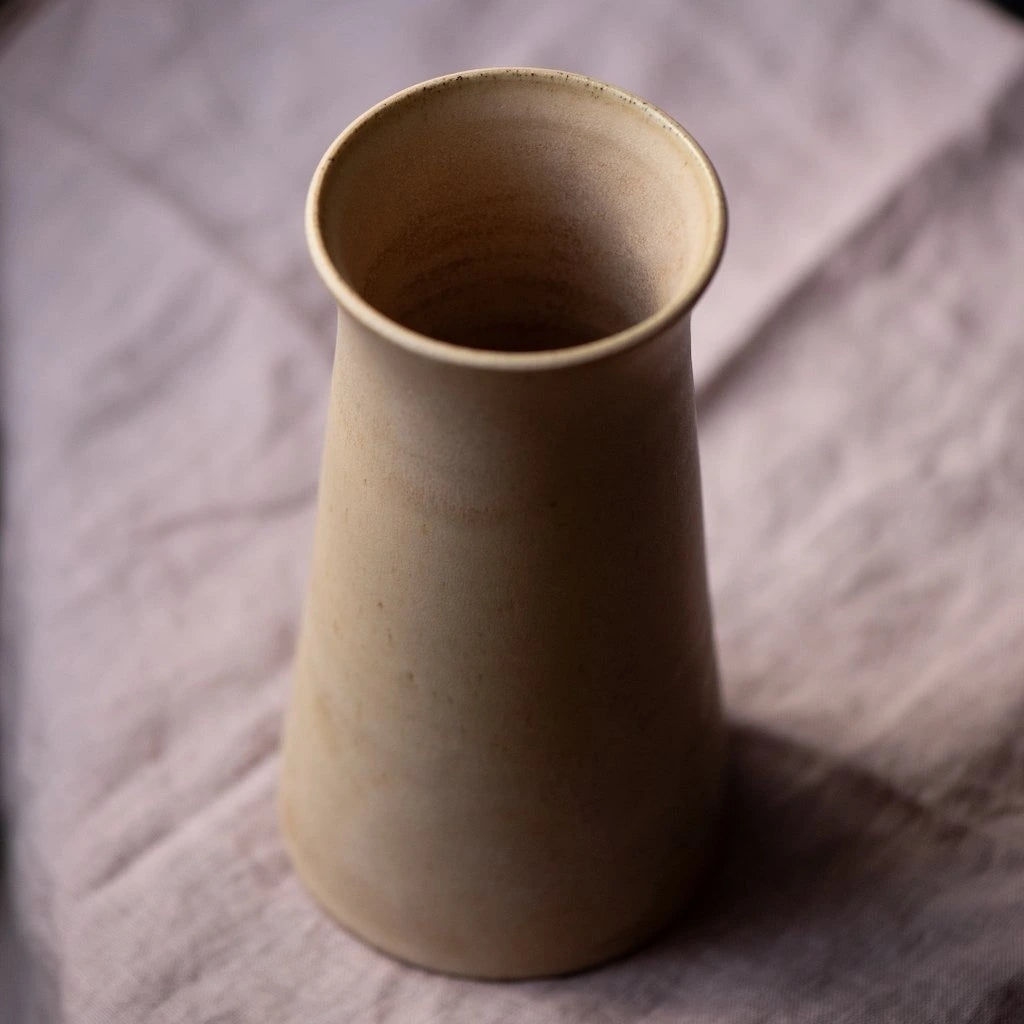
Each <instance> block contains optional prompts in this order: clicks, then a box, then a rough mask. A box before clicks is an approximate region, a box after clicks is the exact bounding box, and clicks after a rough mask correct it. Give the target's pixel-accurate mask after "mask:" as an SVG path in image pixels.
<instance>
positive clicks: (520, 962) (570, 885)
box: [281, 69, 725, 978]
mask: <svg viewBox="0 0 1024 1024" xmlns="http://www.w3.org/2000/svg"><path fill="white" fill-rule="evenodd" d="M307 227H308V233H309V239H310V246H311V249H312V252H313V258H314V262H315V263H316V265H317V268H318V269H319V271H320V273H321V275H322V277H323V279H324V281H325V282H326V284H327V286H328V288H329V289H330V290H331V292H332V294H333V295H334V296H335V298H336V299H337V301H338V304H339V307H340V314H339V328H338V339H337V350H336V355H335V363H334V375H333V380H332V389H331V399H330V408H329V414H328V423H327V435H326V442H325V448H324V457H323V467H322V473H321V486H320V498H319V508H318V518H317V529H316V538H315V545H314V554H313V561H312V574H311V580H310V584H309V593H308V598H307V603H306V610H305V617H304V623H303V629H302V633H301V638H300V642H299V650H298V655H297V663H296V672H295V681H294V687H293V692H292V698H291V706H290V711H289V716H288V722H287V728H286V735H285V744H284V756H283V777H282V789H281V808H282V819H283V828H284V834H285V837H286V841H287V844H288V848H289V851H290V853H291V856H292V859H293V861H294V863H295V866H296V868H297V870H298V872H299V874H300V876H301V877H302V879H303V880H304V882H305V883H306V885H307V886H308V888H309V889H310V890H311V891H312V893H313V894H314V895H315V896H316V898H317V899H318V900H319V901H320V902H321V903H322V904H323V906H324V907H326V908H327V910H328V911H329V912H330V913H331V914H332V915H333V916H335V917H336V918H337V919H338V920H339V921H340V922H342V923H343V924H344V925H345V926H347V927H348V928H349V929H351V930H352V931H353V932H355V933H356V934H358V935H360V936H362V937H363V938H364V939H366V940H367V941H369V942H370V943H372V944H373V945H375V946H378V947H379V948H381V949H383V950H386V951H388V952H390V953H392V954H394V955H395V956H398V957H400V958H402V959H405V960H408V961H411V962H414V963H417V964H421V965H424V966H427V967H431V968H435V969H438V970H442V971H448V972H453V973H459V974H468V975H474V976H481V977H501V978H511V977H527V976H534V975H543V974H553V973H559V972H564V971H569V970H573V969H577V968H580V967H584V966H587V965H590V964H594V963H597V962H599V961H602V960H605V959H607V958H609V957H612V956H614V955H616V954H618V953H621V952H623V951H625V950H627V949H629V948H630V947H632V946H634V945H635V944H637V943H638V942H640V941H641V940H643V939H644V938H646V937H648V936H649V935H651V934H652V933H653V932H654V931H655V930H657V929H658V928H660V927H662V926H663V925H664V924H665V923H666V922H667V921H668V919H669V918H670V917H671V916H672V915H673V914H674V913H675V912H676V911H677V909H678V908H679V906H680V905H681V903H682V902H683V900H684V899H685V898H686V896H687V894H688V892H689V891H690V889H691V887H692V885H693V883H694V880H695V877H696V874H697V872H698V871H699V870H700V867H701V865H702V863H703V861H704V859H705V856H706V853H707V850H708V845H709V842H710V841H711V838H712V835H713V831H714V825H715V817H716V808H717V804H718V801H719V793H720V781H721V770H722V757H723V744H722V738H723V730H722V723H721V714H720V708H719V701H718V684H717V676H716V668H715V655H714V642H713V635H712V625H711V617H710V612H709V603H708V594H707V582H706V574H705V565H704V542H703V528H702V520H701V503H700V475H699V467H698V459H697V445H696V436H695V428H694V408H693V386H692V375H691V370H690V351H689V312H690V309H691V308H692V306H693V303H694V302H695V301H696V299H697V297H698V296H699V294H700V292H701V291H702V290H703V288H704V287H705V285H706V284H707V282H708V280H709V279H710V277H711V275H712V274H713V272H714V269H715V267H716V265H717V262H718V259H719V257H720V254H721V250H722V245H723V239H724V232H725V210H724V203H723V199H722V194H721V190H720V187H719V185H718V181H717V178H716V177H715V174H714V171H713V170H712V168H711V166H710V164H709V163H708V161H707V158H706V157H705V156H704V155H703V153H702V152H701V151H700V149H699V148H698V147H697V146H696V144H695V143H694V142H693V140H692V139H691V138H690V137H689V136H688V135H687V134H686V133H685V132H684V131H683V130H682V129H681V128H680V127H679V126H678V125H677V124H676V123H675V122H673V121H672V120H670V119H669V118H668V117H666V116H665V115H664V114H662V113H661V112H659V111H657V110H656V109H654V108H653V107H650V106H649V105H647V104H644V103H643V102H642V101H640V100H638V99H636V98H635V97H633V96H631V95H629V94H627V93H624V92H621V91H619V90H617V89H614V88H612V87H611V86H607V85H603V84H601V83H598V82H595V81H592V80H590V79H587V78H584V77H582V76H578V75H567V74H564V73H561V72H553V71H540V70H529V69H498V70H488V71H476V72H468V73H465V74H462V75H452V76H448V77H446V78H443V79H437V80H435V81H432V82H428V83H425V84H423V85H420V86H416V87H414V88H413V89H410V90H407V91H406V92H404V93H400V94H399V95H397V96H395V97H392V98H391V99H389V100H387V101H385V102H384V103H382V104H381V105H380V106H378V107H376V108H374V109H373V110H371V111H370V112H369V113H368V114H366V115H365V116H364V117H362V118H360V119H359V120H358V121H356V122H355V123H354V124H353V125H352V126H351V127H350V128H349V129H347V130H346V132H344V133H343V134H342V135H341V136H340V137H339V139H338V140H337V141H336V142H335V143H334V145H333V146H332V147H331V149H330V150H329V151H328V153H327V155H326V156H325V158H324V160H323V162H322V163H321V165H320V167H319V169H318V170H317V173H316V176H315V178H314V181H313V185H312V188H311V191H310V200H309V206H308V221H307Z"/></svg>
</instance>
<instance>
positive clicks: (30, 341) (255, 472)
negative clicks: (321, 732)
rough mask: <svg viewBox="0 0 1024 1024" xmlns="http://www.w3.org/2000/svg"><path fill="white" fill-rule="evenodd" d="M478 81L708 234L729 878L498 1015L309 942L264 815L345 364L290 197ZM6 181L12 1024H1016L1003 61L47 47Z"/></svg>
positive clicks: (950, 55) (129, 37) (561, 30)
mask: <svg viewBox="0 0 1024 1024" xmlns="http://www.w3.org/2000/svg"><path fill="white" fill-rule="evenodd" d="M501 64H525V65H535V66H554V67H563V68H567V69H571V70H579V71H584V72H586V73H588V74H592V75H595V76H597V77H600V78H605V79H607V80H610V81H613V82H615V83H616V84H619V85H622V86H625V87H627V88H630V89H632V90H633V91H635V92H637V93H639V94H641V95H643V96H645V97H648V98H650V99H652V100H653V101H655V102H657V103H658V104H659V105H661V106H663V107H664V108H665V109H667V110H668V111H669V112H670V113H672V114H673V115H674V116H677V117H678V118H679V119H680V120H681V121H682V122H683V123H684V124H686V126H687V127H688V128H690V129H691V130H692V131H693V132H694V134H695V135H696V136H697V138H698V139H699V140H700V141H701V142H702V144H703V145H704V146H705V147H706V148H707V150H708V152H709V153H710V155H711V157H712V159H713V160H714V161H715V163H716V165H717V166H718V168H719V170H720V172H721V174H722V178H723V181H724V184H725V188H726V192H727V194H728V197H729V200H730V212H731V236H730V241H729V247H728V249H727V253H726V260H725V263H724V266H723V270H722V272H721V274H720V277H719V278H718V279H717V280H716V282H715V284H714V285H713V286H712V288H711V290H710V292H709V294H708V295H707V297H706V299H705V300H704V301H703V303H702V305H701V306H700V307H699V308H698V311H697V313H696V315H695V319H694V365H695V374H696V380H697V387H698V416H699V424H700V437H701V457H702V466H703V475H704V484H705V516H706V521H707V533H708V546H709V561H710V567H711V577H712V590H713V600H714V607H715V615H716V622H717V633H718V642H719V650H720V657H721V663H722V669H723V680H724V690H725V698H726V703H727V707H728V711H729V715H730V719H731V723H732V725H731V746H732V794H731V798H730V802H729V813H728V820H727V823H726V830H725V836H724V838H723V845H722V852H721V856H720V858H719V863H718V865H717V869H716V871H715V872H714V873H713V874H712V876H711V877H710V878H709V880H708V883H707V885H706V887H705V890H704V891H703V893H702V895H701V898H700V899H699V900H698V902H697V904H696V905H695V906H694V907H693V908H692V909H691V911H690V912H689V913H688V914H687V915H685V917H684V918H683V919H682V920H681V923H680V924H679V925H678V926H677V927H676V928H674V929H673V930H672V931H671V932H670V933H668V934H667V935H665V936H663V937H661V938H660V939H659V940H658V941H656V942H654V943H652V944H651V945H650V946H648V947H647V948H646V949H644V950H642V951H640V952H639V953H637V954H635V955H634V956H632V957H629V958H626V959H624V960H622V961H619V962H617V963H615V964H612V965H609V966H608V967H605V968H602V969H600V970H597V971H594V972H590V973H587V974H582V975H579V976H575V977H571V978H567V979H560V980H553V981H543V982H531V983H524V984H515V985H496V984H480V983H474V982H468V981H458V980H453V979H449V978H443V977H439V976H435V975H430V974H427V973H424V972H420V971H417V970H415V969H411V968H408V967H403V966H400V965H398V964H396V963H394V962H392V961H391V960H389V959H387V958H386V957H383V956H381V955H379V954H377V953H375V952H373V951H371V950H369V949H367V948H366V947H365V946H363V945H362V944H360V943H359V942H358V941H357V940H355V939H353V938H351V937H349V936H348V935H346V934H345V933H344V932H343V931H341V930H339V929H337V928H335V927H334V926H333V925H331V924H330V923H329V922H328V921H327V920H326V919H325V918H324V917H323V916H322V915H321V914H320V913H319V912H318V911H317V910H316V909H315V908H314V907H313V905H312V904H311V902H310V901H309V899H308V898H307V897H306V896H305V895H304V893H303V892H302V890H301V889H300V887H299V885H298V883H297V881H296V880H295V878H294V877H293V875H292V874H291V872H290V870H289V867H288V864H287V861H286V859H285V856H284V854H283V851H282V848H281V845H280V841H279V839H278V835H277V831H276V824H275V820H274V807H273V790H274V786H275V782H276V770H277V762H276V755H277V746H278V741H279V732H280V719H281V713H282V709H283V706H284V702H285V699H286V690H287V680H288V673H289V662H290V658H291V655H292V651H293V646H294V640H295V624H296V620H297V615H298V610H299V606H300V602H301V597H302V589H303V585H304V580H305V576H306V570H307V565H308V553H309V547H310V541H311V528H312V509H313V505H312V503H313V499H314V496H315V489H316V477H317V464H318V459H319V452H320V445H321V436H322V430H323V417H324V407H325V400H326V392H327V385H328V374H329V366H330V358H331V350H332V343H333V318H334V310H333V308H332V305H331V302H330V300H329V298H328V297H327V295H326V293H325V292H324V290H323V288H322V286H321V284H320V283H319V281H318V280H317V278H316V276H315V274H314V272H313V271H312V268H311V267H310V265H309V262H308V257H307V255H306V252H305V247H304V242H303V239H302V233H301V211H302V204H303V199H304V193H305V189H306V185H307V183H308V180H309V177H310V175H311V173H312V170H313V167H314V166H315V163H316V161H317V159H318V158H319V156H320V154H321V153H322V151H323V150H324V149H325V148H326V146H327V145H328V143H329V142H330V141H331V139H332V138H333V137H334V136H335V135H336V134H337V133H338V132H339V131H341V129H342V128H344V127H345V125H346V124H347V123H348V121H349V120H351V119H352V118H353V117H354V116H356V115H357V114H359V113H360V112H362V111H363V110H364V109H366V108H367V107H369V106H370V105H372V104H373V103H375V102H376V101H378V100H379V99H381V98H383V97H384V96H386V95H388V94H389V93H391V92H393V91H395V90H397V89H399V88H402V87H404V86H406V85H410V84H412V83H414V82H416V81H419V80H422V79H425V78H428V77H431V76H432V75H436V74H442V73H445V72H448V71H454V70H458V69H461V68H466V67H472V66H488V65H501ZM0 133H2V134H0V141H2V151H0V189H2V191H0V203H2V219H0V332H2V337H3V342H2V350H0V359H2V363H0V369H2V388H3V390H2V406H0V407H2V416H3V441H4V444H3V448H4V450H3V524H2V544H3V566H2V568H3V573H2V580H0V586H2V592H0V619H2V649H0V654H2V676H0V687H2V689H0V694H2V704H0V714H2V727H3V747H2V756H3V762H2V763H3V782H4V788H5V794H4V800H5V803H4V808H5V837H6V841H7V872H8V887H9V890H10V900H9V903H10V906H9V908H8V910H9V915H10V919H11V920H12V921H13V923H14V925H15V926H16V929H17V932H18V935H19V939H20V946H21V958H20V966H19V969H18V971H17V972H16V974H17V980H18V982H19V987H20V989H21V992H20V995H19V1002H20V1005H21V1007H22V1009H23V1012H24V1019H25V1020H26V1021H29V1022H31V1024H36V1022H45V1024H65V1022H67V1024H121V1022H124V1024H137V1022H143V1021H145V1022H155V1024H163V1022H168V1024H170V1022H175V1024H177V1022H182V1024H184V1022H189V1024H193V1022H204V1024H234V1022H238V1024H241V1022H249V1021H260V1022H263V1021H274V1022H281V1024H285V1022H296V1024H299V1022H301V1024H316V1022H324V1024H328V1022H330V1024H335V1022H343V1021H344V1022H347V1021H353V1022H362V1021H377V1022H396V1024H398V1022H401V1024H425V1022H428V1021H435V1020H445V1021H451V1022H456V1024H458V1022H473V1024H487V1022H491V1021H493V1022H499V1021H501V1022H516V1021H522V1022H524V1024H525V1022H530V1024H548V1022H576V1021H588V1022H597V1024H600V1022H602V1021H608V1022H612V1021H614V1022H622V1021H643V1022H644V1024H661V1022H666V1024H667V1022H669V1021H671V1022H680V1021H694V1022H697V1021H700V1022H706V1021H714V1022H723V1024H744V1022H755V1021H757V1022H762V1021H764V1022H783V1021H785V1022H801V1024H802V1022H808V1024H810V1022H816V1024H817V1022H822V1024H824V1022H829V1024H836V1022H839V1024H841V1022H850V1024H860V1022H867V1021H894V1022H895V1021H899V1022H910V1024H913V1022H936V1021H949V1022H964V1024H967V1022H971V1024H995V1022H1001V1021H1014V1020H1018V1019H1021V1020H1024V443H1022V438H1024V288H1022V283H1024V33H1022V31H1021V30H1020V28H1018V27H1017V26H1016V25H1015V24H1014V23H1013V22H1011V21H1009V20H1007V19H1005V18H1003V17H1001V16H999V15H997V14H994V13H992V12H991V11H990V10H989V9H988V8H986V7H982V6H980V5H976V4H973V3H967V2H950V0H941V2H937V0H900V2H897V0H887V2H879V3H870V4H866V3H863V2H859V0H858V2H855V0H836V2H833V3H830V4H827V5H826V4H822V5H814V6H809V5H806V4H800V3H796V2H795V0H794V2H790V0H785V2H780V3H774V4H772V5H770V13H769V8H768V7H766V6H765V5H763V4H756V3H754V2H752V0H731V2H729V3H724V4H699V3H696V2H692V3H690V2H687V3H679V2H677V0H673V2H669V0H664V2H657V0H645V2H635V3H631V4H629V5H627V6H623V5H621V4H612V3H604V2H599V3H583V2H582V0H570V2H567V3H563V4H539V3H536V4H534V3H530V4H512V3H488V4H478V3H475V2H470V0H438V2H435V3H431V4H412V3H397V2H394V0H388V2H382V3H374V4H370V3H339V4H320V3H314V2H312V0H296V2H293V3H289V4H274V3H269V2H266V3H259V2H256V0H239V2H234V3H217V4H199V3H186V2H178V3H172V2H169V0H168V2H153V3H149V4H135V5H132V4H127V3H119V2H115V0H96V2H92V3H86V2H84V0H82V2H80V0H75V2H71V0H65V2H53V3H49V4H44V5H41V6H39V7H38V8H36V9H35V10H33V11H32V12H31V15H30V16H29V17H27V18H25V19H23V21H22V23H21V24H20V25H16V26H15V27H14V29H10V30H8V35H7V38H6V40H5V41H4V42H3V45H2V50H0ZM5 1005H6V1006H7V1007H8V1008H10V1007H12V1006H14V1005H15V1004H14V1002H13V999H12V998H8V999H7V1000H6V1003H5ZM19 1024H20V1022H19Z"/></svg>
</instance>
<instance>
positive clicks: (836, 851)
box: [528, 722, 1024, 1022]
mask: <svg viewBox="0 0 1024 1024" xmlns="http://www.w3.org/2000/svg"><path fill="white" fill-rule="evenodd" d="M730 744H731V772H730V785H729V795H728V799H727V804H726V811H725V820H724V822H723V830H722V837H721V841H720V845H719V849H718V851H717V854H716V855H714V856H713V859H712V864H711V865H710V867H709V870H708V872H707V875H706V879H705V883H704V885H703V886H702V887H701V888H700V889H699V895H698V897H697V898H696V900H695V901H694V902H693V903H691V904H690V905H689V906H688V907H686V908H685V909H684V911H683V913H682V914H681V915H680V917H679V918H678V921H677V923H676V924H675V925H673V926H672V927H671V928H670V929H669V930H668V931H667V932H664V933H663V934H662V935H661V936H660V937H658V938H656V939H655V940H654V941H653V942H651V943H649V944H648V945H647V946H645V947H644V948H642V949H641V950H639V951H638V952H636V953H634V954H633V955H632V956H627V957H625V958H623V959H621V960H618V961H616V962H614V963H611V964H609V965H607V966H606V967H605V968H603V969H600V970H597V971H592V972H589V973H583V974H579V975H575V976H572V977H570V978H567V979H561V980H552V981H545V982H535V983H531V984H530V985H529V986H528V987H529V988H530V989H532V990H533V992H534V993H535V994H536V996H537V997H538V1001H539V1002H541V1003H547V1002H548V1001H552V1002H555V1003H557V1004H558V1005H559V1007H565V1008H567V1009H568V1008H571V1010H572V1012H580V1013H582V1012H586V1013H587V1014H588V1019H590V1020H598V1021H601V1020H605V1019H607V1020H608V1021H611V1020H615V1021H632V1020H645V1021H646V1020H648V1019H649V1015H656V1019H657V1020H661V1019H662V1016H661V1014H663V1013H665V1012H666V1011H671V1012H674V1013H687V1012H697V1011H699V1012H700V1013H702V1014H705V1013H708V1012H710V1011H712V1010H714V1011H716V1012H720V1013H722V1014H723V1015H724V1016H723V1017H722V1018H721V1019H723V1020H724V1019H727V1020H729V1021H730V1022H732V1021H746V1020H751V1021H754V1020H757V1021H761V1020H768V1019H771V1020H775V1019H780V1020H781V1019H797V1018H796V1017H794V1018H790V1017H788V1016H786V1017H776V1016H773V1014H779V1013H792V1014H798V1015H799V1019H801V1020H804V1019H808V1020H811V1019H813V1020H817V1019H819V1018H818V1017H817V1016H814V1015H813V1009H814V1007H816V1006H818V1005H819V1003H820V1006H821V1010H822V1013H825V1011H826V1010H828V1011H829V1012H833V1011H835V1009H836V1007H837V1006H841V1005H843V1004H844V1000H845V999H848V1000H849V1002H850V1012H851V1014H853V1015H854V1016H853V1018H852V1019H856V1020H862V1019H863V1020H867V1019H872V1017H871V1011H872V1010H874V1011H877V1012H879V1013H883V1012H888V1013H891V1012H893V1008H899V1012H900V1013H901V1014H902V1015H900V1016H898V1017H894V1018H892V1019H900V1020H907V1021H917V1020H921V1021H924V1020H940V1019H941V1020H950V1021H954V1020H955V1021H967V1022H974V1021H991V1020H1003V1019H1005V1020H1011V1019H1012V1020H1024V960H1022V962H1021V963H1018V964H1009V963H1007V964H997V963H992V962H991V961H990V959H988V958H987V957H986V955H985V954H984V953H983V952H982V950H983V949H984V948H985V947H986V946H987V947H989V948H993V943H995V944H996V945H998V942H999V938H998V937H999V936H1000V935H1001V934H1003V933H1005V938H1006V941H1007V942H1008V943H1009V946H1008V947H1007V946H1004V947H1003V948H1013V936H1014V935H1015V934H1016V932H1015V928H1016V927H1017V923H1018V922H1019V920H1020V914H1021V911H1022V905H1024V899H1022V898H1021V896H1020V895H1019V894H1018V893H1017V891H1016V889H1017V887H1016V883H1015V881H1014V879H1015V878H1016V877H1019V874H1018V873H1019V871H1020V870H1021V865H1022V863H1024V852H1021V851H1017V850H1013V849H1007V848H1006V847H1005V846H1001V845H1000V844H999V843H998V842H997V841H996V840H995V839H994V838H992V837H990V836H988V835H987V834H985V833H984V832H982V831H979V830H977V829H973V828H971V827H968V826H967V825H965V824H962V823H958V822H954V821H950V820H947V819H946V818H945V817H943V816H942V815H940V814H938V813H936V812H935V811H933V810H932V809H930V808H929V807H927V806H925V805H923V804H921V803H919V802H917V801H915V800H913V799H911V798H910V797H908V796H906V795H904V794H902V793H900V792H899V791H897V790H896V789H894V788H893V787H891V786H889V785H887V784H886V783H885V782H883V781H881V780H879V779H878V778H876V777H874V776H873V775H871V774H870V773H868V772H865V771H862V770H860V769H858V768H855V767H852V766H849V765H843V764H840V763H837V762H836V761H835V760H834V759H832V758H831V757H829V756H828V755H826V754H823V753H821V752H818V751H815V750H813V749H811V748H809V747H806V746H803V745H801V744H799V743H796V742H793V741H791V740H788V739H784V738H781V737H779V736H775V735H772V734H770V733H768V732H766V731H765V730H763V729H760V728H759V727H756V726H753V725H749V724H737V723H735V722H734V723H733V724H732V726H731V729H730ZM968 890H969V891H970V893H971V898H970V899H967V898H966V896H965V893H966V892H967V891H968ZM972 901H974V902H973V903H972ZM979 903H980V904H981V905H984V906H987V907H988V908H989V909H990V913H987V914H985V915H980V914H979V912H978V905H979ZM951 932H953V933H956V934H957V935H958V936H959V940H960V943H959V945H960V948H961V949H962V950H963V958H962V961H960V962H958V963H956V964H948V963H947V964H946V965H945V968H943V966H942V963H941V961H942V960H943V958H948V956H949V949H950V935H951ZM1018 945H1019V944H1018ZM1018 959H1020V958H1018ZM559 985H561V986H565V988H564V989H563V990H562V991H561V992H559V991H558V989H557V988H556V986H559ZM766 992H772V993H775V996H774V997H773V998H774V1000H775V1001H774V1003H772V1005H771V1006H769V1005H766V1003H765V993H766ZM993 1012H995V1013H996V1014H997V1016H993V1015H992V1013H993ZM806 1013H811V1016H810V1017H805V1016H804V1014H806ZM999 1013H1002V1014H1004V1015H1005V1014H1009V1016H998V1014H999ZM765 1014H768V1016H765ZM857 1014H867V1015H866V1016H858V1015H857ZM651 1019H654V1017H651ZM665 1019H668V1018H665ZM673 1019H675V1018H673ZM687 1019H690V1018H687ZM695 1019H696V1018H695ZM700 1019H705V1018H704V1017H701V1018H700ZM708 1019H712V1018H708ZM713 1019H719V1018H718V1017H714V1018H713ZM820 1019H822V1020H825V1019H831V1020H839V1019H846V1018H845V1017H841V1016H835V1015H833V1016H828V1015H827V1014H826V1015H825V1016H822V1017H821V1018H820Z"/></svg>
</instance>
